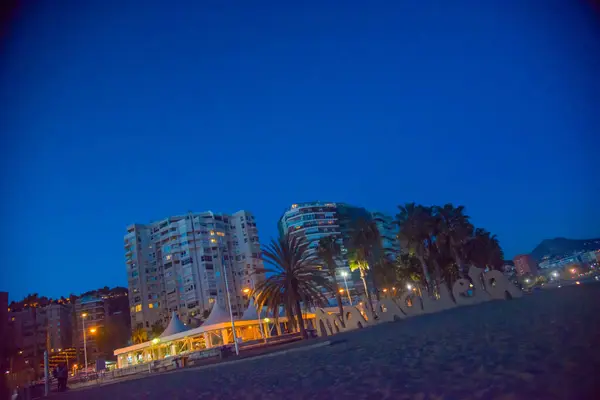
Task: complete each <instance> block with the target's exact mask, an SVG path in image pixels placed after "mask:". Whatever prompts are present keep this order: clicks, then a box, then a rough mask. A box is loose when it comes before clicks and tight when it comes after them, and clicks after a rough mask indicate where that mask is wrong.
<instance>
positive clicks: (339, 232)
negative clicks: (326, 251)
mask: <svg viewBox="0 0 600 400" xmlns="http://www.w3.org/2000/svg"><path fill="white" fill-rule="evenodd" d="M359 219H364V220H370V219H371V215H370V213H369V212H368V211H367V210H366V209H364V208H362V207H354V206H351V205H348V204H345V203H332V202H319V201H315V202H308V203H298V204H292V206H291V207H290V208H288V209H287V210H285V212H284V213H283V215H282V216H281V218H280V219H279V233H280V234H281V235H284V234H288V235H291V236H295V237H302V238H304V239H305V240H307V241H308V243H309V244H308V251H309V254H310V255H311V256H314V257H316V255H317V247H318V245H319V240H320V239H321V238H323V237H327V236H335V237H336V238H337V242H338V243H339V244H340V247H341V255H342V257H341V258H342V260H341V263H340V267H339V268H338V276H337V281H338V283H341V282H343V280H344V278H343V276H342V274H343V273H349V267H348V259H347V253H348V244H349V241H350V238H351V233H352V229H353V226H354V224H355V223H356V222H357V221H358V220H359ZM356 279H357V278H356V277H352V279H350V280H349V281H348V286H349V290H350V291H351V292H352V291H353V288H354V287H355V284H354V282H355V281H356ZM357 287H358V286H357Z"/></svg>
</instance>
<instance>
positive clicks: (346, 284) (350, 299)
mask: <svg viewBox="0 0 600 400" xmlns="http://www.w3.org/2000/svg"><path fill="white" fill-rule="evenodd" d="M340 274H341V275H342V277H343V278H344V285H345V286H346V294H347V295H348V301H349V302H350V305H352V297H350V291H349V290H348V281H347V280H346V276H348V272H347V271H342V272H340Z"/></svg>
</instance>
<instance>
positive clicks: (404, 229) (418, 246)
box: [396, 203, 431, 288]
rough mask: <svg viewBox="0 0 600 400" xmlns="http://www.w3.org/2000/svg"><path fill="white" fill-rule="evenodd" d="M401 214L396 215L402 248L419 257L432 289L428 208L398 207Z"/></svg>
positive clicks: (426, 280)
mask: <svg viewBox="0 0 600 400" xmlns="http://www.w3.org/2000/svg"><path fill="white" fill-rule="evenodd" d="M398 208H399V210H400V212H399V213H398V214H397V215H396V224H398V226H399V227H400V231H399V232H398V238H399V239H400V241H401V242H402V247H404V248H405V249H406V250H408V254H411V255H414V256H415V257H417V259H418V260H419V262H420V263H421V269H422V270H423V277H424V278H425V284H426V285H427V286H428V287H429V288H431V276H430V275H429V266H428V263H427V261H426V257H427V255H428V254H427V253H428V249H427V241H428V240H429V231H430V229H429V228H428V227H427V225H428V223H429V214H428V212H427V209H426V207H423V206H421V205H417V204H415V203H407V204H405V205H404V206H398Z"/></svg>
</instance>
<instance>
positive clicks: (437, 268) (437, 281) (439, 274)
mask: <svg viewBox="0 0 600 400" xmlns="http://www.w3.org/2000/svg"><path fill="white" fill-rule="evenodd" d="M433 271H434V274H435V290H436V291H437V293H439V292H440V286H441V284H442V269H441V268H440V264H439V263H438V262H437V260H433Z"/></svg>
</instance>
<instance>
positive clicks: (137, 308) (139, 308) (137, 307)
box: [135, 304, 142, 312]
mask: <svg viewBox="0 0 600 400" xmlns="http://www.w3.org/2000/svg"><path fill="white" fill-rule="evenodd" d="M140 311H142V305H141V304H138V305H136V306H135V312H140Z"/></svg>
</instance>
